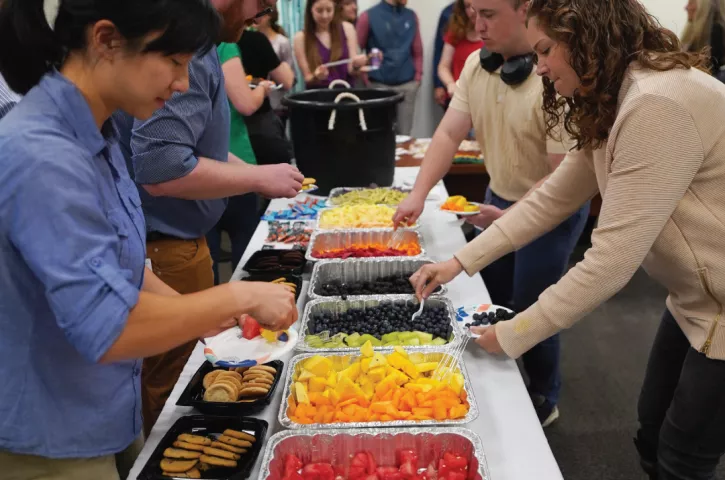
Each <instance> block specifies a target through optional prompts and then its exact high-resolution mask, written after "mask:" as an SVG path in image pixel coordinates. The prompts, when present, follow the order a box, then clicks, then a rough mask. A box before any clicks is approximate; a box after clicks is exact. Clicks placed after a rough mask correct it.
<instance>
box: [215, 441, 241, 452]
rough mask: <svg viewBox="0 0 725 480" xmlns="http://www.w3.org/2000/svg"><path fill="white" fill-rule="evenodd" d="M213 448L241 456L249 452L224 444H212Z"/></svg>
mask: <svg viewBox="0 0 725 480" xmlns="http://www.w3.org/2000/svg"><path fill="white" fill-rule="evenodd" d="M211 446H212V448H221V449H222V450H226V451H227V452H232V453H237V454H239V455H241V454H243V453H247V450H245V449H244V448H239V447H235V446H233V445H227V444H226V443H222V442H211Z"/></svg>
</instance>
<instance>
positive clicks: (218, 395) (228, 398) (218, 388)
mask: <svg viewBox="0 0 725 480" xmlns="http://www.w3.org/2000/svg"><path fill="white" fill-rule="evenodd" d="M238 396H239V395H238V392H237V389H236V388H235V387H234V385H232V384H231V383H225V382H221V383H215V384H214V385H212V386H211V387H209V388H208V389H207V390H206V392H205V393H204V401H205V402H234V401H236V400H237V397H238ZM210 444H211V441H210Z"/></svg>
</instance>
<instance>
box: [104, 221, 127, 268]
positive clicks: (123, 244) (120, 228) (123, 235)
mask: <svg viewBox="0 0 725 480" xmlns="http://www.w3.org/2000/svg"><path fill="white" fill-rule="evenodd" d="M106 215H108V221H109V222H111V225H113V228H114V229H115V230H116V235H118V263H119V265H120V266H121V268H127V269H132V268H131V267H132V265H131V248H130V245H129V243H130V242H129V238H128V235H129V230H128V226H127V225H126V220H125V218H124V217H126V218H128V215H127V214H126V212H125V211H123V209H122V208H113V209H111V210H108V211H107V212H106Z"/></svg>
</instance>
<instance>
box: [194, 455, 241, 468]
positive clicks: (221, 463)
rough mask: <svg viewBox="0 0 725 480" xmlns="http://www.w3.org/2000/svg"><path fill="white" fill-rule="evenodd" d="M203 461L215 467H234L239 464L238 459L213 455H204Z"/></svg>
mask: <svg viewBox="0 0 725 480" xmlns="http://www.w3.org/2000/svg"><path fill="white" fill-rule="evenodd" d="M201 461H202V462H204V463H207V464H209V465H212V466H214V467H229V468H234V467H236V466H237V462H236V460H227V459H226V458H218V457H212V456H211V455H202V456H201Z"/></svg>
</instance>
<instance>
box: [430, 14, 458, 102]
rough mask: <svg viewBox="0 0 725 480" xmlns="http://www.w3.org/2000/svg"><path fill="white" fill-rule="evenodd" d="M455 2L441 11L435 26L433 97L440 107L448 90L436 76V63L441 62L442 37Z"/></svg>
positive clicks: (445, 100) (445, 98)
mask: <svg viewBox="0 0 725 480" xmlns="http://www.w3.org/2000/svg"><path fill="white" fill-rule="evenodd" d="M455 3H456V2H453V3H451V4H450V5H448V6H447V7H446V8H444V9H443V11H442V12H441V16H440V17H439V18H438V28H436V38H435V45H434V49H435V51H434V52H433V97H434V98H435V101H436V103H437V104H438V105H440V106H441V107H444V108H445V106H446V104H447V103H448V90H447V89H446V87H445V85H443V82H441V79H440V77H438V64H439V63H441V56H442V55H443V44H444V42H443V37H444V36H445V34H446V32H447V31H448V24H449V23H450V21H451V16H453V5H455Z"/></svg>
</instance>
